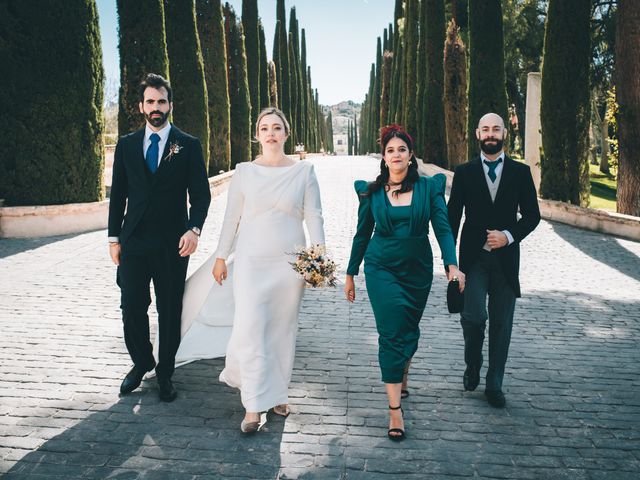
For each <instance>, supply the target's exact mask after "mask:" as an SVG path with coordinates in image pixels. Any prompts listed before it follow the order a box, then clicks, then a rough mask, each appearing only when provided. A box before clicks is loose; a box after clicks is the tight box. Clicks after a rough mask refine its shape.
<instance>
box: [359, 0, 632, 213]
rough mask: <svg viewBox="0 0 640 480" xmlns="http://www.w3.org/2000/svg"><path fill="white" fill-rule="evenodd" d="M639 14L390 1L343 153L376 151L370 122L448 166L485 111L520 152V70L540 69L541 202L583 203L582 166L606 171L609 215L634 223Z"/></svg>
mask: <svg viewBox="0 0 640 480" xmlns="http://www.w3.org/2000/svg"><path fill="white" fill-rule="evenodd" d="M639 17H640V2H634V1H633V0H607V1H604V0H447V1H445V0H396V2H395V10H394V20H393V23H391V24H389V26H388V27H387V28H385V29H384V31H383V34H382V38H381V37H378V39H377V44H376V61H375V63H372V64H371V70H370V82H369V88H368V91H367V92H366V94H365V100H364V103H363V106H362V109H361V113H360V118H359V119H357V120H358V121H357V120H356V119H354V120H353V121H352V123H353V125H355V127H353V126H351V127H350V128H349V134H348V146H349V148H350V151H354V153H360V154H363V153H367V152H374V151H377V150H378V146H377V144H376V141H377V138H378V133H379V129H380V127H381V126H384V125H386V124H389V123H400V124H403V125H404V126H405V128H407V130H408V131H409V132H411V133H412V135H414V137H415V143H416V153H417V155H418V156H419V157H421V158H423V159H424V160H425V161H426V162H428V163H433V164H436V165H439V166H442V167H445V168H454V167H455V166H456V165H458V164H459V163H463V162H465V161H466V160H467V159H468V158H472V157H474V156H475V155H477V154H478V152H479V150H478V145H477V142H476V141H475V129H476V126H477V123H478V120H479V118H480V117H481V116H482V115H483V114H484V113H487V112H489V111H491V112H495V113H498V114H499V115H500V116H502V118H504V119H505V122H506V127H507V128H508V130H509V134H510V135H509V142H508V145H507V148H508V150H509V151H510V152H512V153H515V154H522V152H523V145H524V130H525V128H526V116H525V98H526V85H527V74H528V73H529V72H535V71H541V72H542V92H541V95H542V99H541V122H542V132H541V133H542V144H543V148H542V151H541V165H540V166H541V177H542V178H541V187H540V194H541V196H542V197H544V198H549V199H554V200H561V201H566V202H570V203H573V204H576V205H582V206H587V205H588V202H589V189H590V185H589V163H590V162H591V163H598V164H599V165H600V169H601V170H602V171H603V172H605V173H608V172H609V167H610V165H614V166H615V167H617V173H618V195H617V210H618V211H619V212H621V213H627V214H631V215H636V216H638V215H640V193H639V192H640V149H639V146H638V142H639V140H638V138H640V136H639V135H638V130H639V129H640V112H638V109H639V108H640V83H639V82H640V80H639V78H640V57H638V55H637V53H633V52H637V51H638V47H640V34H639V33H638V32H639V31H640V18H639ZM354 130H357V131H358V136H359V141H356V134H355V132H354ZM590 131H591V137H590ZM590 138H591V139H592V140H593V141H592V142H590ZM594 142H597V143H598V145H599V147H598V148H594V147H592V146H591V145H592V144H593V143H594Z"/></svg>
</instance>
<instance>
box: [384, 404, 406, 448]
mask: <svg viewBox="0 0 640 480" xmlns="http://www.w3.org/2000/svg"><path fill="white" fill-rule="evenodd" d="M389 410H400V412H402V414H403V415H404V410H402V404H400V405H398V406H397V407H392V406H391V405H389ZM394 434H395V435H394ZM387 436H388V437H389V438H390V439H391V440H393V441H394V442H399V441H400V440H404V437H405V433H404V430H403V429H402V428H390V429H389V431H388V432H387Z"/></svg>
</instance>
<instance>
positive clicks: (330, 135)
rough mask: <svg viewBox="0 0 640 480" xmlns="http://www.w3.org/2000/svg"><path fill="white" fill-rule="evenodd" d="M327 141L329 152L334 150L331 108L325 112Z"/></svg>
mask: <svg viewBox="0 0 640 480" xmlns="http://www.w3.org/2000/svg"><path fill="white" fill-rule="evenodd" d="M327 141H328V142H329V146H330V148H329V152H330V153H333V152H335V147H334V145H333V113H332V112H331V109H329V113H328V114H327Z"/></svg>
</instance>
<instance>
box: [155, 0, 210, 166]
mask: <svg viewBox="0 0 640 480" xmlns="http://www.w3.org/2000/svg"><path fill="white" fill-rule="evenodd" d="M164 12H165V26H166V29H167V52H168V53H169V65H170V67H169V69H170V72H171V86H172V88H173V120H174V122H175V124H176V126H178V128H180V129H182V130H184V131H185V132H187V133H189V134H191V135H194V136H196V137H198V138H199V139H200V142H201V143H202V150H203V154H204V160H205V165H207V166H208V165H209V109H208V99H207V86H206V84H205V80H204V65H203V61H202V51H201V49H200V39H199V37H198V30H197V28H196V7H195V3H194V2H193V1H192V0H189V1H185V0H164Z"/></svg>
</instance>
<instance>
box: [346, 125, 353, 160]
mask: <svg viewBox="0 0 640 480" xmlns="http://www.w3.org/2000/svg"><path fill="white" fill-rule="evenodd" d="M352 137H353V132H352V131H351V119H349V120H347V155H353V140H352Z"/></svg>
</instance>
